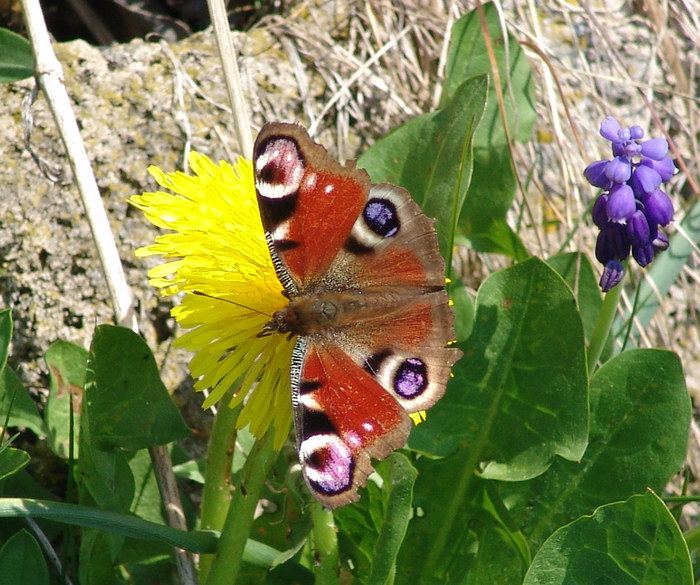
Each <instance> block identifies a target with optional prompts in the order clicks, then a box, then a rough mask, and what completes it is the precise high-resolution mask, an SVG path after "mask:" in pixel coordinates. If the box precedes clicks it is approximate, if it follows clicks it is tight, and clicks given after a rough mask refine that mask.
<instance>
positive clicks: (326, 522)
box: [311, 500, 338, 585]
mask: <svg viewBox="0 0 700 585" xmlns="http://www.w3.org/2000/svg"><path fill="white" fill-rule="evenodd" d="M311 522H312V523H313V538H314V552H315V554H316V563H315V569H314V572H315V575H316V584H317V585H337V583H338V536H337V535H336V531H335V520H334V519H333V512H331V511H330V510H329V509H327V508H324V507H323V506H322V505H321V504H319V503H318V502H316V501H315V500H314V501H313V502H312V503H311Z"/></svg>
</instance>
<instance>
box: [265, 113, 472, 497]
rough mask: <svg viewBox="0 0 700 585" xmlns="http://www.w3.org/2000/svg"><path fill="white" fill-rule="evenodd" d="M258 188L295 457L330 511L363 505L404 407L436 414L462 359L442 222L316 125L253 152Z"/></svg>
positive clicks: (403, 429)
mask: <svg viewBox="0 0 700 585" xmlns="http://www.w3.org/2000/svg"><path fill="white" fill-rule="evenodd" d="M254 169H255V177H256V189H257V194H258V202H259V206H260V211H261V216H262V220H263V226H264V228H265V231H266V237H267V241H268V245H269V248H270V253H271V256H272V260H273V264H274V266H275V269H276V272H277V276H278V278H279V280H280V282H281V284H282V286H283V288H284V293H285V295H286V296H287V297H288V298H289V304H288V305H287V306H286V307H284V308H283V309H281V310H279V311H277V312H275V314H274V315H273V317H272V320H271V321H270V323H268V324H267V325H266V326H265V330H266V331H277V332H280V333H284V334H289V335H296V336H297V339H296V342H295V346H294V351H293V356H292V364H291V386H292V404H293V408H294V420H295V430H296V436H297V449H298V452H299V460H300V463H301V465H302V470H303V473H304V478H305V480H306V483H307V485H308V486H309V488H310V490H311V491H312V493H313V494H314V495H315V496H316V498H317V499H318V500H319V501H321V502H322V503H323V504H325V505H326V506H329V507H331V508H334V507H337V506H340V505H344V504H346V503H348V502H351V501H354V500H356V499H357V498H358V497H359V496H358V493H357V489H358V487H360V486H362V485H364V484H365V483H366V478H367V476H368V475H369V474H370V473H371V472H372V471H373V469H372V465H371V462H370V457H374V458H375V459H382V458H384V457H386V456H387V455H388V454H389V453H391V451H393V450H394V449H397V448H399V447H402V446H403V445H404V443H405V442H406V439H407V437H408V434H409V432H410V428H411V423H410V419H409V417H408V413H411V412H417V411H421V410H424V409H427V408H429V407H430V406H432V405H433V404H434V403H435V402H437V400H439V398H440V397H441V396H442V395H443V393H444V391H445V385H446V383H447V380H448V378H449V373H450V369H451V367H452V364H453V363H454V362H455V361H456V360H457V359H458V358H459V356H460V355H461V352H460V351H459V350H457V349H454V348H449V347H446V344H447V343H448V342H450V341H452V340H453V339H454V329H453V325H452V322H453V315H452V312H451V309H450V308H449V301H448V297H447V293H446V292H445V290H444V285H445V275H444V270H445V268H444V261H443V260H442V257H441V256H440V253H439V249H438V243H437V236H436V234H435V230H434V228H433V226H432V223H433V222H432V221H431V220H430V219H428V218H427V217H426V216H425V215H423V213H422V212H421V210H420V208H419V207H418V205H417V204H416V203H415V202H414V201H413V200H412V199H411V197H410V195H409V194H408V192H407V191H405V190H404V189H402V188H400V187H396V186H394V185H390V184H378V185H373V184H371V182H370V180H369V176H368V175H367V173H366V172H365V171H363V170H359V169H356V168H355V167H354V164H348V165H347V166H342V165H341V164H340V163H338V162H337V161H335V160H333V159H332V158H331V157H330V156H329V155H328V153H327V152H326V151H325V149H324V148H323V147H321V146H320V145H318V144H315V143H314V142H313V141H312V140H311V138H309V136H308V134H307V133H306V131H305V130H304V129H303V128H301V127H300V126H296V125H293V124H281V123H273V124H268V125H266V126H265V127H264V128H263V129H262V130H261V132H260V134H259V135H258V138H257V140H256V143H255V149H254Z"/></svg>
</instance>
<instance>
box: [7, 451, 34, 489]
mask: <svg viewBox="0 0 700 585" xmlns="http://www.w3.org/2000/svg"><path fill="white" fill-rule="evenodd" d="M30 461H31V457H29V453H27V452H26V451H22V450H21V449H13V448H12V447H6V448H5V449H0V481H2V480H3V479H5V478H6V477H9V476H11V475H14V474H15V473H17V472H18V471H19V470H20V469H22V468H23V467H26V466H27V465H29V462H30Z"/></svg>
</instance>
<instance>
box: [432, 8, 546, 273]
mask: <svg viewBox="0 0 700 585" xmlns="http://www.w3.org/2000/svg"><path fill="white" fill-rule="evenodd" d="M483 9H484V17H485V20H486V24H487V29H488V32H489V36H490V39H491V44H492V48H493V52H494V56H495V60H496V63H497V65H498V70H499V77H500V80H501V92H502V94H503V99H504V107H505V115H506V119H507V121H508V127H509V130H510V137H511V138H512V139H513V140H517V141H520V142H525V141H526V140H528V139H529V137H530V135H531V134H532V128H533V125H534V122H535V120H536V111H535V107H534V103H535V93H534V92H535V88H534V84H533V82H532V75H531V71H530V66H529V63H528V61H527V58H526V57H525V54H524V52H523V51H522V49H521V48H520V46H519V44H518V42H517V40H516V39H515V38H514V37H512V36H511V35H507V36H506V37H505V39H504V37H503V36H502V34H501V33H502V27H501V24H502V23H501V22H500V21H499V15H498V11H497V10H496V8H495V6H494V5H493V4H490V3H489V4H484V6H483ZM484 74H489V75H490V76H491V79H492V80H493V79H495V78H494V77H493V75H492V66H491V61H490V59H489V56H488V51H487V44H486V40H485V37H484V31H483V30H482V25H481V22H480V19H479V16H478V12H477V11H476V10H473V11H472V12H469V13H468V14H466V15H464V16H463V17H462V18H460V19H459V20H458V21H457V22H456V23H455V25H454V26H453V28H452V32H451V41H450V48H449V52H448V57H447V66H446V71H445V83H444V86H443V94H442V99H441V107H443V106H444V105H445V104H448V103H449V102H450V101H451V100H452V99H453V96H454V95H455V92H456V91H457V88H458V87H459V86H460V84H461V83H462V82H463V80H464V79H468V78H471V77H474V76H479V75H484ZM473 168H474V170H473V174H472V177H471V184H470V186H469V192H468V193H467V197H466V200H465V203H464V207H463V208H462V214H461V216H460V221H459V224H458V225H459V228H460V230H461V232H462V235H463V236H464V238H465V239H466V240H467V241H468V243H469V245H470V246H471V247H472V248H473V249H475V250H478V251H481V252H491V253H498V254H504V255H507V256H510V257H511V258H515V259H517V260H524V259H525V258H527V257H528V256H529V253H528V251H527V250H526V248H525V247H524V245H523V244H522V242H521V240H520V238H519V237H518V236H517V234H516V233H515V232H513V230H511V228H510V227H509V226H508V224H507V223H506V221H505V216H506V213H507V211H508V210H509V209H510V206H511V204H512V202H513V197H514V195H515V188H516V182H515V175H514V173H513V169H512V165H511V161H510V152H509V149H508V146H507V141H506V135H505V132H504V129H503V122H502V117H501V114H500V112H499V107H498V100H497V94H496V88H495V86H494V84H493V83H491V84H490V85H489V91H488V95H487V98H486V109H485V111H484V116H483V119H482V121H481V123H480V124H479V127H478V128H477V130H476V134H475V136H474V163H473Z"/></svg>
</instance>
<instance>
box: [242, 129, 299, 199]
mask: <svg viewBox="0 0 700 585" xmlns="http://www.w3.org/2000/svg"><path fill="white" fill-rule="evenodd" d="M305 169H306V163H305V161H304V157H303V155H302V154H301V151H300V150H299V145H298V144H297V143H296V142H295V141H294V140H291V139H288V138H271V139H270V140H268V141H267V142H264V143H263V144H261V145H259V146H258V153H257V155H256V157H255V187H256V188H257V190H258V193H259V194H260V196H261V197H263V198H264V199H284V198H285V197H290V196H292V195H296V194H297V192H298V191H299V186H300V185H301V180H302V178H303V176H304V171H305Z"/></svg>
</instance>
